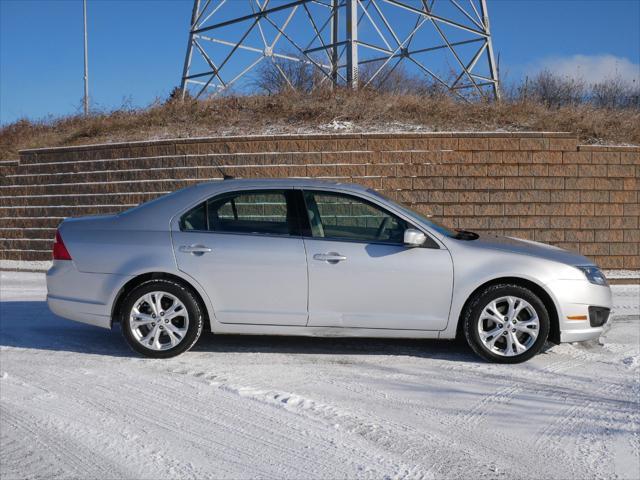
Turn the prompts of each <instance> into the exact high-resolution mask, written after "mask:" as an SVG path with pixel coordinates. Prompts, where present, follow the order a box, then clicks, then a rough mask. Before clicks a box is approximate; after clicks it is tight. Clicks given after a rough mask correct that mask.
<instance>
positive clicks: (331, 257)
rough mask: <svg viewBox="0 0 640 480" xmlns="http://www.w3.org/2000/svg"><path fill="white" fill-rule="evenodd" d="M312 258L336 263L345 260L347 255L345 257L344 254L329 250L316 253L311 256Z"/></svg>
mask: <svg viewBox="0 0 640 480" xmlns="http://www.w3.org/2000/svg"><path fill="white" fill-rule="evenodd" d="M313 259H314V260H319V261H321V262H329V263H338V262H343V261H345V260H346V259H347V257H345V256H344V255H340V254H339V253H336V252H329V253H316V254H315V255H314V256H313Z"/></svg>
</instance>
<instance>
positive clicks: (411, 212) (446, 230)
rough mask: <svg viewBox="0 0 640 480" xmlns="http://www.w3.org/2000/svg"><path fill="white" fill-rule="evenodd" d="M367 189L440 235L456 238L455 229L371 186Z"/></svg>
mask: <svg viewBox="0 0 640 480" xmlns="http://www.w3.org/2000/svg"><path fill="white" fill-rule="evenodd" d="M367 191H368V192H369V193H371V194H373V195H375V196H376V197H379V198H381V199H383V200H384V201H386V202H389V203H392V204H393V205H395V207H396V208H398V209H400V210H402V212H404V213H405V214H406V215H407V216H408V217H411V218H413V219H415V220H418V221H419V222H422V223H426V224H427V225H429V226H430V227H431V228H433V229H434V230H435V231H436V232H438V233H441V234H442V235H446V236H447V237H451V238H456V237H457V236H458V232H457V231H455V230H451V229H450V228H447V227H445V226H444V225H440V224H439V223H437V222H434V221H433V220H431V219H430V218H427V217H425V216H424V215H421V214H419V213H418V212H416V211H415V210H412V209H410V208H409V207H406V206H404V205H402V204H401V203H398V202H394V201H393V200H391V199H389V198H387V197H385V196H384V195H382V194H381V193H380V192H377V191H375V190H373V189H371V188H369V189H367Z"/></svg>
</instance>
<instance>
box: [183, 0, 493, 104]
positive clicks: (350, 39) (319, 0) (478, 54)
mask: <svg viewBox="0 0 640 480" xmlns="http://www.w3.org/2000/svg"><path fill="white" fill-rule="evenodd" d="M264 62H272V63H273V66H274V68H275V69H277V70H278V71H279V72H280V74H281V75H282V78H283V79H284V80H285V81H286V82H287V83H288V84H289V85H293V83H292V81H291V80H292V79H291V78H289V77H288V74H287V71H286V70H287V69H285V68H282V65H283V62H303V63H304V64H306V65H310V66H313V67H315V69H316V71H317V72H319V73H320V74H321V75H322V81H323V82H324V81H327V82H330V83H331V84H333V85H348V86H351V87H353V88H356V87H358V86H366V85H368V84H370V83H371V82H374V81H377V82H380V81H382V80H384V78H385V77H387V76H388V75H390V74H391V73H392V72H393V71H394V70H395V69H396V68H397V67H398V65H400V64H403V68H404V69H405V70H409V71H411V73H412V74H413V75H418V76H424V77H426V79H428V80H429V81H431V82H432V83H434V84H437V85H440V86H441V87H443V88H446V89H448V90H449V91H451V92H453V93H454V94H456V95H458V96H462V97H468V96H469V95H481V96H483V97H493V98H499V89H498V72H497V68H496V62H495V57H494V53H493V46H492V41H491V33H490V29H489V15H488V13H487V5H486V0H295V1H294V0H272V1H269V0H195V1H194V5H193V13H192V17H191V27H190V29H189V42H188V46H187V53H186V58H185V62H184V70H183V75H182V83H181V88H182V92H183V95H184V93H185V92H187V91H189V92H191V94H192V95H193V96H194V97H202V96H208V95H211V94H217V93H220V92H222V91H225V90H227V89H229V88H230V87H232V86H233V87H234V88H235V89H240V90H242V89H243V88H246V85H249V83H250V79H251V76H252V75H253V74H255V70H256V67H258V66H259V65H260V64H263V65H264ZM365 69H366V72H367V75H366V77H365V76H364V75H362V77H363V78H362V79H361V80H360V81H359V73H362V72H364V70H365ZM243 85H245V87H243Z"/></svg>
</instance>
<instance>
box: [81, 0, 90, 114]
mask: <svg viewBox="0 0 640 480" xmlns="http://www.w3.org/2000/svg"><path fill="white" fill-rule="evenodd" d="M82 17H83V20H84V100H83V104H84V114H85V116H87V115H89V53H88V51H87V0H82Z"/></svg>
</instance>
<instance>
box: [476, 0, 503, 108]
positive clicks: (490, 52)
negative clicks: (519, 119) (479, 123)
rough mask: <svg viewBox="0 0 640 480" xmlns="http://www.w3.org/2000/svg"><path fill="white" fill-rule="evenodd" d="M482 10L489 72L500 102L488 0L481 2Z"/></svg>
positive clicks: (496, 96) (495, 93)
mask: <svg viewBox="0 0 640 480" xmlns="http://www.w3.org/2000/svg"><path fill="white" fill-rule="evenodd" d="M480 9H481V15H482V24H483V25H484V31H485V33H486V34H487V40H486V42H487V57H488V58H489V72H490V74H491V78H492V79H493V87H492V88H493V94H494V96H495V98H496V100H500V87H499V86H498V81H499V78H498V69H497V68H496V60H495V57H494V55H493V41H492V40H491V31H490V29H489V12H488V11H487V0H481V2H480Z"/></svg>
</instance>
